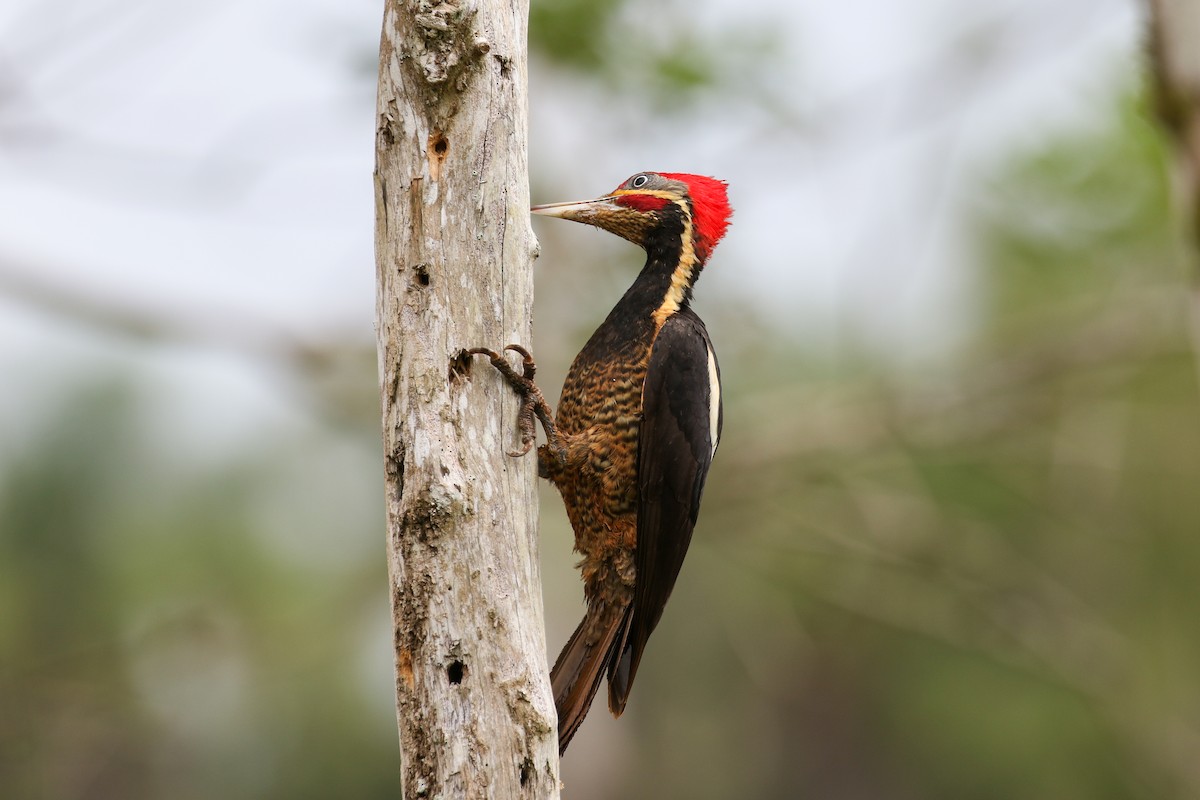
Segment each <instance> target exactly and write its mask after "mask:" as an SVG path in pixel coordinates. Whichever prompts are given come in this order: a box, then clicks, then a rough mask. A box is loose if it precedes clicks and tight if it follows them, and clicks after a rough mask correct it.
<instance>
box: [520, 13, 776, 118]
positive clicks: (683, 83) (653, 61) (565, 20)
mask: <svg viewBox="0 0 1200 800" xmlns="http://www.w3.org/2000/svg"><path fill="white" fill-rule="evenodd" d="M699 10H702V9H699ZM697 11H698V9H697V7H696V6H695V5H694V4H692V3H688V2H686V1H685V0H670V1H669V2H660V3H655V4H653V5H649V4H634V3H629V2H627V0H545V1H544V2H536V3H533V4H531V6H530V9H529V46H530V51H531V53H532V54H533V55H534V56H535V57H537V58H538V59H539V61H540V62H541V64H542V65H543V67H544V68H545V69H549V70H558V69H565V70H569V71H570V73H571V74H572V75H573V76H575V77H576V78H579V79H583V80H587V81H591V82H595V83H598V84H599V85H601V86H604V87H606V88H607V89H609V90H611V91H612V92H613V93H614V95H615V94H619V95H620V99H621V100H622V101H633V102H644V103H646V104H648V105H650V106H652V107H653V108H654V109H655V110H656V111H657V112H658V113H663V112H681V111H684V110H686V109H689V108H691V107H693V106H695V105H696V104H697V103H699V102H701V101H703V100H713V99H721V98H724V99H726V100H728V98H729V97H730V95H731V94H737V93H738V92H741V93H746V92H753V91H754V90H755V89H756V88H757V87H759V86H760V85H761V82H762V77H763V76H762V74H761V72H762V70H763V68H764V66H766V65H769V64H770V63H771V59H772V57H773V55H775V54H778V52H779V51H780V48H781V43H780V41H779V40H778V37H777V36H776V35H775V34H774V33H773V31H772V28H771V26H770V25H769V24H764V23H763V21H762V20H761V19H756V20H754V21H753V22H749V21H748V22H747V23H746V24H745V25H742V26H739V27H737V28H735V29H732V30H729V29H724V30H715V31H714V30H709V29H707V28H706V27H705V26H704V25H703V24H702V21H701V20H700V19H699V18H698V17H699V15H698V14H697Z"/></svg>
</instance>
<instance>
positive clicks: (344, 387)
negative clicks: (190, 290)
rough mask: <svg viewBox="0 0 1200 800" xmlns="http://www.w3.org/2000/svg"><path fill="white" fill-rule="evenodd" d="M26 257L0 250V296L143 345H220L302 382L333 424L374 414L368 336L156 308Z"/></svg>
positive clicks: (302, 392)
mask: <svg viewBox="0 0 1200 800" xmlns="http://www.w3.org/2000/svg"><path fill="white" fill-rule="evenodd" d="M22 261H23V260H22V259H19V258H16V257H12V256H9V255H7V254H4V253H0V297H6V298H8V299H11V300H14V301H16V302H18V303H20V304H22V305H25V306H28V307H30V308H32V309H34V310H36V311H38V312H41V313H45V314H50V315H52V316H55V317H58V318H60V319H63V320H67V321H69V322H71V323H74V324H75V325H78V326H82V327H84V328H85V329H89V330H92V331H96V332H99V333H100V334H101V335H103V336H108V337H113V338H117V339H125V340H128V341H133V342H136V343H139V344H144V345H168V346H183V347H195V348H200V349H207V350H215V351H220V352H225V353H228V354H230V355H234V356H238V357H242V358H246V359H250V360H253V361H255V362H258V363H260V364H262V365H263V366H264V370H265V371H266V372H268V373H269V374H273V375H275V376H277V377H279V378H282V379H284V380H285V382H287V383H288V384H290V385H292V386H295V385H299V387H300V389H299V391H290V392H289V395H290V396H292V397H293V398H296V397H297V395H298V399H300V400H302V401H304V402H305V403H306V404H308V405H310V406H312V407H313V408H314V410H315V411H316V412H317V413H319V414H320V415H321V416H322V417H325V418H326V419H327V421H330V422H334V423H343V422H346V421H349V420H359V421H366V420H373V418H374V416H375V413H376V411H377V407H378V398H377V396H376V380H375V351H374V348H373V347H371V344H370V341H369V340H358V339H355V338H352V337H349V336H336V337H330V336H326V337H325V338H322V339H320V340H304V339H301V338H299V337H297V336H295V335H294V334H292V333H291V332H289V331H287V330H286V329H284V328H282V327H280V326H277V325H272V324H270V323H267V322H265V321H264V320H262V319H257V318H253V317H249V316H246V315H245V314H239V313H238V312H235V311H233V310H231V309H228V308H195V307H187V306H185V304H183V303H182V302H180V303H166V304H156V305H154V306H149V305H147V304H139V303H135V302H131V301H127V300H121V299H118V298H115V297H112V296H100V295H97V294H92V293H89V292H87V291H86V290H84V289H82V288H80V287H78V286H72V285H68V284H67V283H66V282H64V281H55V280H52V279H49V278H44V277H38V276H40V275H42V274H46V273H47V272H49V270H46V269H45V268H44V267H45V265H35V264H28V263H22ZM185 308H186V310H184V309H185ZM348 373H350V374H348Z"/></svg>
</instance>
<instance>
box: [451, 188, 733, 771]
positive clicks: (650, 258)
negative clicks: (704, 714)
mask: <svg viewBox="0 0 1200 800" xmlns="http://www.w3.org/2000/svg"><path fill="white" fill-rule="evenodd" d="M532 211H533V212H534V213H536V214H543V215H546V216H552V217H561V218H563V219H569V220H574V221H576V222H583V223H586V224H588V225H595V226H596V227H598V228H603V229H604V230H607V231H610V232H612V233H615V234H616V235H618V236H621V237H623V238H625V239H628V240H629V241H631V242H633V243H634V244H637V245H640V246H641V247H642V248H644V249H645V251H646V266H645V267H643V268H642V271H641V273H640V274H639V275H638V276H637V279H636V280H635V281H634V282H633V285H632V286H630V287H629V290H628V291H626V292H625V296H624V297H622V298H621V300H620V302H618V303H617V305H616V307H615V308H613V310H612V311H611V312H610V313H609V315H608V318H607V319H605V320H604V322H603V324H601V325H600V327H599V328H598V329H597V330H596V332H595V333H594V334H592V338H591V339H589V340H588V343H587V344H586V345H585V346H584V348H583V350H582V351H580V353H579V355H578V356H576V357H575V361H574V363H573V364H572V365H571V369H570V371H569V372H568V373H567V378H566V381H565V382H564V384H563V390H562V397H561V399H560V400H559V403H558V415H557V418H556V419H554V420H552V419H551V412H550V407H549V406H548V405H547V403H546V401H545V399H544V397H543V396H542V394H541V392H540V391H539V390H538V388H537V386H536V385H535V384H534V382H533V376H534V372H535V369H536V368H535V365H534V361H533V359H532V357H531V356H530V355H529V353H528V352H527V351H526V350H525V349H524V348H522V347H520V346H518V345H510V346H509V347H507V348H506V349H507V350H514V351H516V352H517V353H519V354H520V355H521V356H522V358H523V359H524V369H523V370H522V372H521V373H518V372H517V371H516V370H514V369H513V368H512V366H510V365H509V363H508V362H507V361H506V360H505V359H504V358H503V357H502V355H501V354H498V353H495V352H493V351H490V350H485V349H482V348H479V349H475V350H472V351H470V352H471V353H472V354H482V355H487V356H488V357H489V358H490V359H491V361H492V363H493V364H494V365H495V366H496V368H497V369H499V370H500V372H501V373H503V375H504V376H505V378H506V379H507V380H508V382H509V383H510V384H511V385H512V386H513V387H514V388H515V389H516V390H517V391H518V392H519V393H520V394H521V395H522V398H523V402H522V406H521V414H520V417H519V424H520V430H521V440H522V446H523V449H522V450H521V451H519V452H517V453H512V454H511V455H514V456H519V455H524V454H525V453H527V452H529V450H530V448H531V447H532V445H533V442H534V440H535V435H536V431H535V428H534V418H535V416H536V417H537V419H538V420H540V421H541V423H542V426H543V427H544V428H545V431H546V438H547V443H546V444H545V445H542V446H541V447H539V448H538V472H539V474H540V475H541V476H542V477H543V478H549V479H550V480H551V481H553V482H554V485H555V486H557V487H558V490H559V492H560V493H561V494H562V497H563V501H564V503H565V504H566V507H567V515H568V517H569V518H570V520H571V527H572V528H573V529H574V531H575V549H576V550H577V551H578V552H579V553H581V554H582V555H583V559H582V560H581V562H580V564H579V566H580V569H581V571H582V572H583V582H584V594H585V596H586V598H587V614H586V615H585V616H584V618H583V621H582V622H581V623H579V627H578V628H576V629H575V633H574V634H572V635H571V638H570V640H568V642H567V644H566V646H565V647H564V648H563V651H562V653H561V654H560V655H559V657H558V661H557V662H556V663H555V664H554V669H553V670H551V683H552V685H553V689H554V700H555V705H556V707H557V709H558V743H559V751H560V753H561V752H565V751H566V748H567V744H568V743H569V742H570V741H571V737H572V736H573V735H574V734H575V731H576V730H577V729H578V728H579V725H580V723H582V722H583V718H584V716H585V715H586V714H587V712H588V708H589V707H590V706H591V703H592V698H593V697H594V696H595V694H596V691H597V689H598V688H599V686H600V681H601V679H602V678H603V677H604V675H605V674H607V676H608V707H609V709H610V710H611V711H612V713H613V715H614V716H620V715H621V712H622V711H624V709H625V703H626V701H627V700H628V698H629V689H630V687H631V686H632V684H633V679H634V676H635V675H637V669H638V664H639V662H640V661H641V658H642V651H643V650H644V649H645V647H646V640H647V639H649V637H650V633H651V632H652V631H653V630H654V627H655V625H657V624H658V620H659V618H660V617H661V616H662V612H663V607H664V606H665V605H666V602H667V598H668V597H669V596H670V594H671V589H672V588H673V587H674V585H675V578H676V577H677V576H678V574H679V568H680V566H681V565H682V564H683V557H684V555H685V554H686V552H687V548H688V544H689V542H690V541H691V538H692V528H693V527H694V526H695V524H696V516H697V514H698V513H699V510H700V494H701V492H702V491H703V489H704V480H705V477H706V476H707V475H708V468H709V464H711V463H712V458H713V454H714V453H715V452H716V449H717V440H718V438H719V437H720V434H721V421H722V416H721V381H720V370H719V369H718V368H717V358H716V355H715V354H714V352H713V347H712V342H711V341H710V340H709V337H708V331H706V330H705V328H704V323H703V322H701V321H700V318H699V317H698V316H696V313H695V312H694V311H692V309H691V307H690V301H691V297H692V287H693V286H694V285H695V283H696V279H697V278H698V277H699V275H700V271H701V269H703V267H704V264H705V262H706V261H707V260H708V257H709V256H710V255H711V254H712V251H713V248H715V247H716V245H717V242H719V241H720V240H721V237H722V236H723V235H724V234H725V229H726V228H727V227H728V225H729V217H730V215H731V213H732V212H731V209H730V207H729V202H728V199H727V197H726V193H725V183H724V182H722V181H718V180H715V179H713V178H706V177H702V176H699V175H684V174H677V173H667V172H661V173H654V172H642V173H638V174H637V175H634V176H633V177H631V178H630V179H629V180H627V181H625V182H624V183H622V184H621V185H620V186H619V187H617V189H615V190H614V191H612V192H610V193H609V194H607V195H605V196H604V197H600V198H598V199H596V200H588V201H584V202H576V203H554V204H551V205H544V206H535V207H534V208H533V209H532Z"/></svg>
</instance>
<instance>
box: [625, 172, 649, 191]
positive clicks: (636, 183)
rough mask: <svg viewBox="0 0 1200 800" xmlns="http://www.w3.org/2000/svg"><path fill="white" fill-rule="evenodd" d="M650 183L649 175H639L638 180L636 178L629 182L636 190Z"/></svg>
mask: <svg viewBox="0 0 1200 800" xmlns="http://www.w3.org/2000/svg"><path fill="white" fill-rule="evenodd" d="M649 182H650V176H649V175H638V176H637V177H636V178H634V179H633V180H631V181H630V182H629V185H630V186H632V187H633V188H635V189H640V188H642V187H643V186H645V185H646V184H647V183H649Z"/></svg>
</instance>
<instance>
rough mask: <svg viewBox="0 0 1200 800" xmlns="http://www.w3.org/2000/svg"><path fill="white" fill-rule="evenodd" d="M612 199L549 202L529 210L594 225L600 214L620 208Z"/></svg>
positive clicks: (545, 215)
mask: <svg viewBox="0 0 1200 800" xmlns="http://www.w3.org/2000/svg"><path fill="white" fill-rule="evenodd" d="M611 200H612V198H611V197H598V198H596V199H595V200H574V201H571V202H568V203H547V204H545V205H541V206H534V207H533V208H531V209H529V211H530V212H531V213H533V214H541V215H542V216H544V217H559V218H561V219H569V220H573V221H575V222H586V223H589V224H593V225H594V224H595V220H596V218H597V217H598V216H602V215H604V214H605V213H611V212H613V211H617V210H619V209H620V206H617V205H615V204H614V203H612V202H611Z"/></svg>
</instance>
